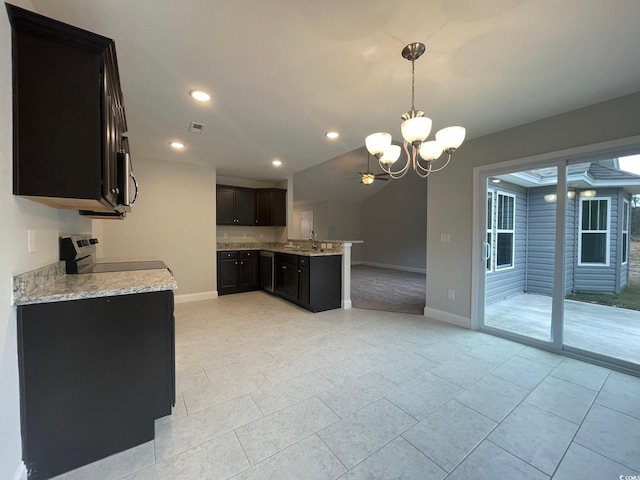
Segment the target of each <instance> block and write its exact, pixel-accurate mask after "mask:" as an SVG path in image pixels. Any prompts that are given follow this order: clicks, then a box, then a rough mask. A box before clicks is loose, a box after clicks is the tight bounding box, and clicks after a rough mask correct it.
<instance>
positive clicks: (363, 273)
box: [351, 265, 426, 315]
mask: <svg viewBox="0 0 640 480" xmlns="http://www.w3.org/2000/svg"><path fill="white" fill-rule="evenodd" d="M425 285H426V276H425V274H424V273H413V272H403V271H401V270H391V269H388V268H379V267H370V266H367V265H353V266H352V267H351V302H352V306H353V308H364V309H367V310H383V311H386V312H398V313H414V314H417V315H423V314H424V301H425V295H426V293H425V292H426V287H425Z"/></svg>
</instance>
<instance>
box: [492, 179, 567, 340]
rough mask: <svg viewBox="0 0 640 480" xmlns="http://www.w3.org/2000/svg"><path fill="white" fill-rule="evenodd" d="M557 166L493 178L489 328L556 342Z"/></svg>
mask: <svg viewBox="0 0 640 480" xmlns="http://www.w3.org/2000/svg"><path fill="white" fill-rule="evenodd" d="M557 171H558V169H557V167H547V168H540V169H535V170H533V169H530V170H517V171H512V172H505V173H502V174H500V175H495V176H492V177H490V178H488V179H487V180H486V182H485V188H486V195H487V215H486V233H487V235H486V241H485V242H484V245H483V249H484V253H485V294H484V301H485V305H484V312H485V316H484V325H485V326H486V327H489V328H492V329H496V330H501V331H505V332H509V333H510V334H513V335H518V336H523V337H527V338H531V339H535V340H538V341H541V342H547V343H550V342H552V340H553V328H552V326H553V305H552V300H553V289H554V278H555V275H554V265H555V254H556V235H555V232H556V198H555V197H556V185H557V183H558V175H557Z"/></svg>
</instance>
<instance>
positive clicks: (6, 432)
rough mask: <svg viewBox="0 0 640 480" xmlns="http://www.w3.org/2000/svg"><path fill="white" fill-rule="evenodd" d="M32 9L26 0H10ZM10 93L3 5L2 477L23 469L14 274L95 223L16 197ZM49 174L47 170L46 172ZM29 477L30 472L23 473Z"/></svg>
mask: <svg viewBox="0 0 640 480" xmlns="http://www.w3.org/2000/svg"><path fill="white" fill-rule="evenodd" d="M11 3H14V4H17V5H18V6H21V7H24V8H27V9H29V10H33V5H32V4H31V2H28V1H15V0H14V1H12V2H11ZM11 99H12V92H11V29H10V27H9V21H8V19H7V14H6V10H5V8H4V6H2V8H0V208H1V209H2V235H0V251H1V252H2V254H1V255H0V279H2V283H1V284H0V412H2V414H1V415H2V420H0V478H2V479H5V478H6V479H12V478H19V477H18V475H20V474H21V473H22V474H24V472H25V471H24V470H23V468H24V467H23V465H22V444H21V436H20V403H19V384H18V353H17V344H18V340H17V332H16V322H17V320H16V307H15V306H13V304H12V295H13V289H12V277H13V276H14V275H17V274H19V273H22V272H25V271H28V270H32V269H34V268H38V267H42V266H44V265H48V264H51V263H53V262H56V261H58V259H59V251H58V237H59V236H60V234H63V233H71V232H78V233H91V222H90V221H89V220H87V219H85V218H82V217H80V215H78V212H76V211H73V210H56V209H53V208H50V207H46V206H44V205H39V204H37V203H34V202H32V201H30V200H25V199H22V198H19V197H14V196H13V194H12V191H13V144H12V140H11V139H12V132H13V128H12V116H11V112H12V104H11ZM43 175H46V172H43ZM28 230H34V231H35V235H36V252H35V253H32V254H29V253H28V250H27V231H28ZM24 478H26V475H25V477H24Z"/></svg>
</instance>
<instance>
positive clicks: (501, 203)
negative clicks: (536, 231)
mask: <svg viewBox="0 0 640 480" xmlns="http://www.w3.org/2000/svg"><path fill="white" fill-rule="evenodd" d="M495 201H496V209H495V214H496V219H495V228H496V246H495V269H496V270H503V269H506V268H512V267H513V266H514V253H515V247H514V245H515V224H516V221H515V220H516V197H515V195H511V194H508V193H501V192H496V194H495Z"/></svg>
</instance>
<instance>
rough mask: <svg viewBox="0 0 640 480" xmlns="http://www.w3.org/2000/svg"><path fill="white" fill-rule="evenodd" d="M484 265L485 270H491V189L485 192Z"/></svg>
mask: <svg viewBox="0 0 640 480" xmlns="http://www.w3.org/2000/svg"><path fill="white" fill-rule="evenodd" d="M485 247H486V252H485V256H486V265H487V272H490V271H491V270H493V255H491V251H492V249H493V191H491V190H490V191H488V192H487V244H486V246H485Z"/></svg>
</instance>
